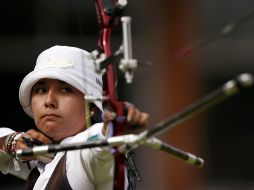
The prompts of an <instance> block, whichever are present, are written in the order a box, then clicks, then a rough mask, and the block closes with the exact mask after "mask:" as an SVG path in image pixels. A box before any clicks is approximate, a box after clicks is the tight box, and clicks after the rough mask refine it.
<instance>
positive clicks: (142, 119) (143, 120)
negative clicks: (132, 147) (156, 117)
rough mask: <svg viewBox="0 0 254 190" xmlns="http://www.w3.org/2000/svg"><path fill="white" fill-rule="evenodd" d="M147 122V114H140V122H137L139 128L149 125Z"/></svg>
mask: <svg viewBox="0 0 254 190" xmlns="http://www.w3.org/2000/svg"><path fill="white" fill-rule="evenodd" d="M149 120H150V118H149V114H147V113H141V117H140V120H139V125H140V126H141V127H146V126H148V124H149Z"/></svg>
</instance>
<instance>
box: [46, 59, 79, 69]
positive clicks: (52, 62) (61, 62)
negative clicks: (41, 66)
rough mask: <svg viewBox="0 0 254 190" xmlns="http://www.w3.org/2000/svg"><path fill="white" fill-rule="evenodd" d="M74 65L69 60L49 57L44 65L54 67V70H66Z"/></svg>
mask: <svg viewBox="0 0 254 190" xmlns="http://www.w3.org/2000/svg"><path fill="white" fill-rule="evenodd" d="M73 65H74V63H73V61H72V60H70V59H65V58H62V57H49V58H48V59H47V62H46V63H45V66H46V67H56V68H68V67H72V66H73Z"/></svg>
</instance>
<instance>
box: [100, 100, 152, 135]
mask: <svg viewBox="0 0 254 190" xmlns="http://www.w3.org/2000/svg"><path fill="white" fill-rule="evenodd" d="M125 107H126V117H127V118H126V121H127V124H128V125H126V126H127V127H126V128H124V134H130V133H138V132H140V131H141V130H143V129H144V128H145V127H147V126H148V124H149V114H147V113H144V112H141V111H140V110H139V109H138V108H136V107H135V106H134V105H132V104H130V103H128V102H126V103H125ZM114 119H116V116H115V113H114V112H111V111H109V110H107V109H106V110H104V127H103V133H104V134H105V132H106V129H107V126H108V124H109V123H110V122H111V121H112V120H114Z"/></svg>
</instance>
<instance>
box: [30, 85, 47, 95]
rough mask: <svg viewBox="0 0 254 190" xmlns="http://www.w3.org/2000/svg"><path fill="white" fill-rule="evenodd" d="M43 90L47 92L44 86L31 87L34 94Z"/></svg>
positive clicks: (41, 92)
mask: <svg viewBox="0 0 254 190" xmlns="http://www.w3.org/2000/svg"><path fill="white" fill-rule="evenodd" d="M45 92H47V89H46V88H44V87H36V88H34V89H33V93H36V94H38V93H39V94H43V93H45Z"/></svg>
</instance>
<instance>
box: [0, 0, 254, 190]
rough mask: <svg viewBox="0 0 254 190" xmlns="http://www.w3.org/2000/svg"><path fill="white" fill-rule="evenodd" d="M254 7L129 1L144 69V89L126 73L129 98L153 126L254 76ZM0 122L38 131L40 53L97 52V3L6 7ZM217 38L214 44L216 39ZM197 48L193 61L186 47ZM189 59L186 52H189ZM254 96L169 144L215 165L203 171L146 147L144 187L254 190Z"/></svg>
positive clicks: (244, 2) (167, 137) (207, 1)
mask: <svg viewBox="0 0 254 190" xmlns="http://www.w3.org/2000/svg"><path fill="white" fill-rule="evenodd" d="M251 11H254V1H252V0H241V1H238V0H202V1H201V0H160V1H151V0H146V1H145V0H138V1H134V0H129V4H128V7H127V10H126V12H125V15H129V16H131V17H132V19H133V20H132V34H133V51H134V53H133V54H134V56H135V57H136V58H137V59H138V60H139V61H140V62H142V63H146V62H151V63H152V66H151V67H147V66H144V64H142V65H143V66H142V65H141V66H140V67H139V68H138V70H137V72H136V75H135V79H134V83H133V84H131V85H126V84H124V83H123V82H122V80H123V76H122V75H121V74H119V96H120V98H121V99H124V100H128V101H130V102H133V103H134V104H136V105H137V106H138V107H139V108H140V109H141V110H144V111H146V112H148V113H150V115H151V125H150V127H152V126H153V125H155V124H156V123H157V122H159V121H160V120H162V119H165V118H167V117H169V116H171V115H172V114H174V113H177V112H179V111H181V110H182V109H184V108H185V107H186V106H188V105H190V104H192V103H193V102H194V101H196V100H198V99H200V98H202V97H203V96H205V95H206V94H207V93H209V92H211V91H212V90H214V89H216V88H218V87H220V86H221V85H222V84H224V83H225V82H226V81H228V80H230V79H231V78H234V77H236V76H237V75H238V74H240V73H242V72H253V71H254V63H253V62H254V53H253V51H254V27H253V26H254V16H253V15H252V14H250V16H249V17H248V18H247V19H244V20H241V21H240V22H237V23H236V27H235V28H234V30H233V31H232V32H230V33H229V34H227V35H223V36H221V37H220V38H218V39H216V40H210V39H212V38H210V37H211V36H217V35H218V34H219V33H220V32H221V30H222V28H223V27H224V26H226V25H227V24H228V23H231V22H233V21H236V20H237V19H239V18H242V17H244V16H245V15H247V14H249V13H250V12H251ZM0 25H1V29H0V41H1V43H0V85H1V87H2V93H1V100H2V101H1V105H2V110H1V114H0V125H1V126H5V127H10V128H13V129H15V130H19V131H25V130H27V129H29V128H31V127H34V124H33V121H32V119H30V118H29V117H28V116H26V115H25V113H24V112H23V110H22V108H21V106H20V105H19V100H18V89H19V85H20V83H21V81H22V79H23V77H24V76H25V75H26V74H27V73H28V72H30V71H31V70H32V69H33V67H34V64H35V60H36V58H37V56H38V54H39V53H40V52H41V51H43V50H45V49H47V48H49V47H51V46H53V45H69V46H77V47H80V48H83V49H86V50H88V51H92V50H94V49H96V47H97V37H98V28H97V21H96V14H95V8H94V2H93V1H85V0H83V1H81V0H55V1H51V0H36V1H34V0H26V1H18V0H12V1H8V2H7V1H3V2H2V3H1V11H0ZM111 39H112V51H115V50H116V49H117V48H118V47H119V45H120V44H121V40H122V36H121V27H120V26H119V28H118V29H116V30H115V31H114V32H113V34H112V38H111ZM207 39H209V40H207ZM200 42H209V43H203V44H204V45H202V46H203V47H201V48H195V49H194V50H193V51H192V52H189V53H188V54H186V53H185V54H184V53H183V52H184V51H183V50H185V48H186V47H193V46H194V47H197V46H195V45H196V44H202V43H200ZM185 52H186V51H185ZM253 97H254V89H253V88H251V89H248V90H246V91H243V92H242V93H240V94H238V95H236V96H234V97H231V98H230V99H228V100H226V101H225V102H222V103H221V104H219V105H217V106H215V107H213V108H212V109H210V110H209V111H206V112H204V113H202V114H199V115H198V116H196V117H194V118H193V119H190V120H188V121H187V122H184V123H183V124H181V125H178V126H176V127H175V128H174V129H171V130H170V131H168V132H167V133H166V134H164V135H161V136H160V138H161V139H163V140H164V141H165V142H167V143H170V144H172V145H174V146H176V147H178V148H180V149H183V150H186V151H189V152H192V153H194V154H195V155H198V156H200V157H202V158H204V159H205V165H204V167H203V168H196V167H194V166H190V165H187V164H186V163H184V162H182V161H179V160H177V159H175V158H174V157H172V156H170V155H168V154H165V153H163V152H159V151H157V150H151V149H148V148H145V147H141V148H139V149H137V150H136V151H135V154H136V158H137V160H136V162H137V166H138V168H139V171H140V174H141V176H142V181H141V182H138V183H137V189H139V190H154V189H159V190H164V189H169V190H239V189H241V190H250V189H254V173H253V169H254V164H253V159H254V152H253V146H254V128H253V126H254V114H253V113H254V100H253ZM0 178H1V183H0V189H8V190H9V189H23V182H22V181H21V180H19V179H17V178H15V177H12V176H10V175H7V176H6V175H2V174H1V176H0Z"/></svg>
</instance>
